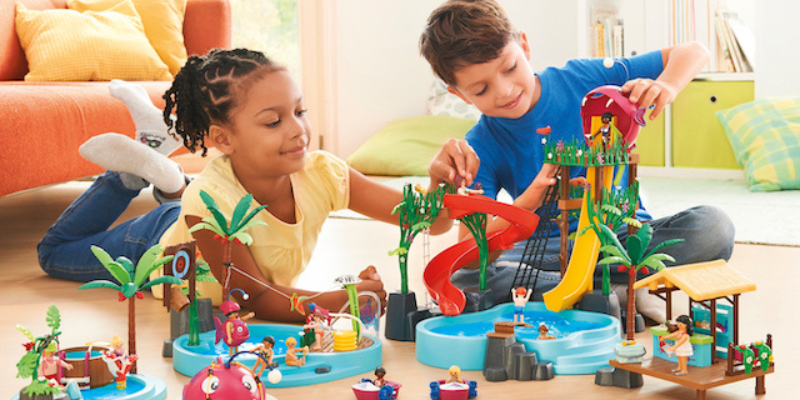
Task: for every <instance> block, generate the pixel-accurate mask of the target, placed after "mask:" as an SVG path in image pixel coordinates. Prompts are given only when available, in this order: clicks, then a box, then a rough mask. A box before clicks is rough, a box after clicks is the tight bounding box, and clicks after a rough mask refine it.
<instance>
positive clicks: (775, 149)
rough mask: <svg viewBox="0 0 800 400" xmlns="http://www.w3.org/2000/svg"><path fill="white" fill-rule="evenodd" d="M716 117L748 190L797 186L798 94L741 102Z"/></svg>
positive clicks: (799, 147) (799, 143) (799, 160)
mask: <svg viewBox="0 0 800 400" xmlns="http://www.w3.org/2000/svg"><path fill="white" fill-rule="evenodd" d="M717 118H718V119H719V121H720V122H721V123H722V126H723V127H724V128H725V133H726V134H727V135H728V139H729V140H730V142H731V147H733V153H734V155H735V156H736V161H738V162H739V164H740V165H741V166H742V167H744V171H745V176H746V178H747V184H748V185H750V190H751V191H754V192H766V191H772V190H783V189H800V97H786V98H779V99H765V100H757V101H753V102H750V103H745V104H741V105H738V106H736V107H733V108H730V109H728V110H722V111H718V112H717Z"/></svg>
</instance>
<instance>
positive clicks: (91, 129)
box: [0, 81, 170, 196]
mask: <svg viewBox="0 0 800 400" xmlns="http://www.w3.org/2000/svg"><path fill="white" fill-rule="evenodd" d="M137 83H138V84H142V86H144V87H145V89H146V90H147V92H148V93H149V94H150V99H151V100H152V101H153V103H154V104H155V105H156V106H157V107H161V108H163V107H164V100H163V99H162V98H161V96H162V95H163V94H164V92H165V91H166V90H167V89H168V88H169V85H170V82H137ZM0 98H2V99H3V101H0V115H5V116H9V115H13V116H14V118H3V123H2V124H0V139H2V143H3V148H2V156H0V171H3V179H0V196H3V195H5V194H8V193H13V192H16V191H19V190H23V189H28V188H30V187H36V186H42V185H47V184H52V183H58V182H64V181H68V180H70V179H75V178H76V177H83V176H89V175H93V174H97V173H100V172H102V169H101V168H100V167H98V166H96V165H94V164H92V163H90V162H88V161H86V160H84V159H83V158H81V157H80V156H79V155H78V147H79V146H80V145H81V144H83V142H85V141H86V140H88V139H89V138H90V137H92V136H94V135H97V134H100V133H105V132H118V133H122V134H125V135H128V136H130V137H133V136H134V133H135V130H136V129H135V126H134V124H133V119H132V118H131V116H130V113H129V112H128V109H127V108H126V107H125V104H124V103H123V102H122V101H119V100H117V99H115V98H113V97H111V96H110V95H109V94H108V83H107V82H54V83H51V82H21V81H15V82H0Z"/></svg>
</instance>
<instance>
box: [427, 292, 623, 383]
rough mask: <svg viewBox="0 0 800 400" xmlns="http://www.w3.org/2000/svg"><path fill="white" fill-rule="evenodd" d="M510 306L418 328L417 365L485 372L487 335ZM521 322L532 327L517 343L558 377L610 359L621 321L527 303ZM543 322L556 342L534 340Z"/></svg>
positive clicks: (507, 316) (509, 315) (521, 331)
mask: <svg viewBox="0 0 800 400" xmlns="http://www.w3.org/2000/svg"><path fill="white" fill-rule="evenodd" d="M513 315H514V304H513V303H507V304H503V305H500V306H497V307H494V308H492V309H490V310H486V311H481V312H476V313H470V314H462V315H459V316H457V317H437V318H432V319H428V320H425V321H423V322H421V323H420V324H419V325H417V332H416V335H417V346H416V354H417V360H419V361H420V362H421V363H423V364H426V365H430V366H433V367H437V368H443V369H447V368H450V366H451V365H458V366H459V367H461V369H462V370H470V371H480V370H482V369H483V363H484V357H485V353H486V342H487V340H486V333H488V332H493V331H494V322H497V321H512V320H513ZM525 322H527V323H529V324H532V325H533V326H532V327H530V328H521V327H517V330H516V336H517V340H518V341H519V342H521V343H523V344H524V345H525V350H526V351H535V352H536V354H537V357H538V359H539V360H540V361H543V360H546V361H551V362H552V363H553V366H554V372H555V374H557V375H580V374H593V373H595V371H596V370H597V369H598V368H600V367H604V366H607V365H608V361H609V360H611V359H613V358H614V346H615V345H616V344H617V343H619V340H620V339H619V338H620V322H619V320H618V319H616V318H614V317H610V316H608V315H605V314H598V313H593V312H586V311H576V310H566V311H562V312H560V313H554V312H551V311H548V310H547V309H546V308H545V306H544V303H542V302H528V304H527V305H526V307H525ZM541 323H544V324H546V325H547V327H548V328H549V329H550V334H553V335H555V336H556V337H557V339H555V340H536V338H537V337H538V335H539V333H538V331H537V329H538V327H539V325H540V324H541Z"/></svg>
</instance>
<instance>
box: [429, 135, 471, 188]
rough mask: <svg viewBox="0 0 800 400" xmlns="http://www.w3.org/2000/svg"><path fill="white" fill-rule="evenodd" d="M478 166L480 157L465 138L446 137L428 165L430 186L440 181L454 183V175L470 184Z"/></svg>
mask: <svg viewBox="0 0 800 400" xmlns="http://www.w3.org/2000/svg"><path fill="white" fill-rule="evenodd" d="M478 166H480V159H478V155H477V154H476V153H475V150H474V149H473V148H472V146H470V145H469V143H467V141H466V140H463V139H448V140H447V142H445V144H444V146H442V149H441V150H439V152H438V153H436V156H434V157H433V160H431V165H430V166H429V167H428V175H430V177H431V186H433V185H435V184H438V183H439V182H442V181H445V182H448V183H453V184H454V182H455V179H456V176H461V177H462V178H464V179H466V181H467V186H469V185H472V183H473V182H472V181H473V179H475V175H477V173H478Z"/></svg>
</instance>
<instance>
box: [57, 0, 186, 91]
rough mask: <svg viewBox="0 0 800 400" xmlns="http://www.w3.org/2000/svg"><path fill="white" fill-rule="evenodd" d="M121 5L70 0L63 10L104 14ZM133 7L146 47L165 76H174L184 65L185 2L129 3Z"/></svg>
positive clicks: (107, 0)
mask: <svg viewBox="0 0 800 400" xmlns="http://www.w3.org/2000/svg"><path fill="white" fill-rule="evenodd" d="M123 1H124V0H70V1H69V2H68V3H67V7H69V9H70V10H75V11H78V12H84V11H106V10H108V9H111V8H113V7H114V6H116V5H118V4H119V3H122V2H123ZM133 6H134V7H136V12H138V13H139V16H140V17H141V18H142V25H144V34H145V35H147V40H149V41H150V45H152V46H153V48H154V49H155V50H156V53H158V56H159V57H161V61H163V62H164V64H167V67H169V72H170V73H171V74H172V75H175V74H177V73H178V71H179V70H180V69H181V67H183V64H185V63H186V46H185V45H184V44H183V14H184V11H185V9H186V2H185V0H133Z"/></svg>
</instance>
